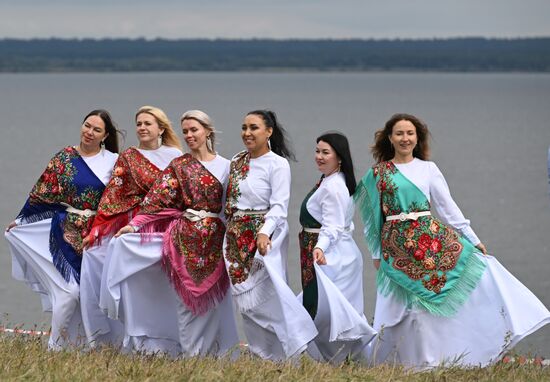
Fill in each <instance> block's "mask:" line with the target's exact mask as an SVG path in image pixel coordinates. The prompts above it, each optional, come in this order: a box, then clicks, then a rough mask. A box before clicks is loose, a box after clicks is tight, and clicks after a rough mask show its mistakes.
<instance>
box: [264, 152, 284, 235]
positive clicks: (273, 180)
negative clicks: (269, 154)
mask: <svg viewBox="0 0 550 382" xmlns="http://www.w3.org/2000/svg"><path fill="white" fill-rule="evenodd" d="M280 163H281V165H279V163H277V164H276V167H275V168H274V169H273V171H271V174H270V177H269V184H270V186H271V196H270V198H269V211H268V212H267V213H266V214H265V223H264V225H263V226H262V228H261V229H260V232H259V233H263V234H266V235H267V236H271V234H272V233H273V231H275V228H277V226H278V225H280V224H281V223H282V222H283V221H284V220H286V218H287V215H288V202H289V200H290V179H291V175H290V166H289V164H288V162H287V161H286V160H285V161H284V162H280Z"/></svg>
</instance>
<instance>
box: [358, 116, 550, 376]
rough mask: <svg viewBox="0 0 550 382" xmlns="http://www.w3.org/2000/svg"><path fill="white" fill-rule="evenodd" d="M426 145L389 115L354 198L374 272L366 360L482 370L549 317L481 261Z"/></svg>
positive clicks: (410, 126) (489, 259) (415, 130)
mask: <svg viewBox="0 0 550 382" xmlns="http://www.w3.org/2000/svg"><path fill="white" fill-rule="evenodd" d="M428 137H429V132H428V129H427V127H426V125H425V124H424V123H423V122H422V121H420V120H419V119H418V118H416V117H415V116H412V115H409V114H396V115H394V116H393V117H392V118H391V119H390V120H389V121H388V122H387V123H386V125H385V128H384V129H381V130H379V131H377V132H376V135H375V144H374V146H373V155H374V158H375V159H376V162H377V164H376V165H375V166H374V167H373V168H372V169H371V170H369V172H368V173H367V174H366V175H365V177H364V178H363V179H362V180H361V182H360V184H359V185H358V187H357V192H356V194H355V198H356V199H357V200H358V201H359V203H360V205H361V213H362V218H363V221H364V223H365V237H366V239H367V243H368V245H369V249H370V251H371V253H372V256H373V259H374V260H373V261H374V265H375V267H376V268H378V272H377V287H378V294H377V302H376V311H375V317H374V328H375V329H376V330H378V331H379V332H380V342H379V344H378V345H377V347H378V348H377V349H376V350H375V351H374V357H376V359H375V360H376V361H378V362H384V361H386V362H397V363H401V364H403V365H406V366H410V367H416V368H426V367H433V366H438V365H441V364H447V365H449V364H456V365H461V366H485V365H488V364H491V363H493V362H496V361H498V360H499V359H500V358H501V357H502V356H503V354H504V353H505V352H506V351H507V350H508V349H510V348H511V347H512V346H514V345H515V344H517V343H518V341H520V340H521V339H522V338H524V337H525V336H527V335H528V334H531V333H533V332H534V331H535V330H537V329H539V328H540V327H542V326H543V325H545V324H547V323H549V322H550V312H549V311H548V310H547V309H546V307H544V305H543V304H542V303H541V302H540V301H539V300H538V299H537V298H536V297H535V296H534V295H533V294H532V293H531V292H530V291H529V290H528V289H527V288H526V287H525V286H524V285H523V284H521V282H519V281H518V280H517V279H516V278H515V277H514V276H513V275H511V274H510V273H509V272H508V271H507V270H506V269H505V268H504V267H503V266H502V265H501V264H500V263H499V262H498V260H497V259H496V258H494V257H493V256H490V255H488V254H487V250H486V248H485V246H484V245H483V244H482V243H481V241H480V240H479V239H478V237H477V236H476V234H475V233H474V231H473V230H472V228H471V227H470V224H469V223H470V222H469V221H468V220H467V219H465V218H464V215H463V214H462V213H461V211H460V209H459V208H458V206H457V205H456V203H455V202H454V201H453V199H452V198H451V194H450V192H449V188H448V186H447V183H446V182H445V179H444V177H443V175H442V174H441V172H440V171H439V169H438V168H437V166H436V165H435V164H434V163H433V162H429V161H427V159H428V153H429V150H428ZM431 207H433V209H434V211H435V212H436V213H437V215H438V216H439V219H438V218H435V217H433V216H432V215H431V212H430V209H431Z"/></svg>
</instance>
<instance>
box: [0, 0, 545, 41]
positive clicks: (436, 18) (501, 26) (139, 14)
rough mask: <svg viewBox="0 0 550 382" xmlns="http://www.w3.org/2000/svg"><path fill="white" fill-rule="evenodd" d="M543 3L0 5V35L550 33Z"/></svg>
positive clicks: (151, 0)
mask: <svg viewBox="0 0 550 382" xmlns="http://www.w3.org/2000/svg"><path fill="white" fill-rule="evenodd" d="M549 18H550V0H519V1H516V0H400V1H397V0H380V1H373V0H309V1H307V0H271V1H266V0H148V1H145V0H88V1H85V0H0V38H6V37H13V38H32V37H41V38H48V37H63V38H72V37H77V38H82V37H91V38H103V37H130V38H136V37H145V38H148V39H151V38H156V37H163V38H171V39H173V38H252V37H259V38H262V37H265V38H433V37H437V38H443V37H464V36H484V37H532V36H550V21H549Z"/></svg>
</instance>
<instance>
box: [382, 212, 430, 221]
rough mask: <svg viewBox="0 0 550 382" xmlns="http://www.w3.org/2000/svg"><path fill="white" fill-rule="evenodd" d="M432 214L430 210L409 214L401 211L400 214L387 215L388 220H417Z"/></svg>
mask: <svg viewBox="0 0 550 382" xmlns="http://www.w3.org/2000/svg"><path fill="white" fill-rule="evenodd" d="M431 214H432V213H431V212H430V211H420V212H409V213H408V214H406V213H404V212H401V213H400V214H399V215H392V216H386V221H387V222H389V221H392V220H400V221H402V222H404V221H405V220H417V219H418V218H419V217H421V216H430V215H431Z"/></svg>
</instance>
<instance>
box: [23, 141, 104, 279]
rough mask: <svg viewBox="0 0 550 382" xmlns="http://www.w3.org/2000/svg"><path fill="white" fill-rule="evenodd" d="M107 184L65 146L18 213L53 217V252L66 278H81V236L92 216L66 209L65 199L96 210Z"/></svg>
mask: <svg viewBox="0 0 550 382" xmlns="http://www.w3.org/2000/svg"><path fill="white" fill-rule="evenodd" d="M104 189H105V185H104V184H103V183H102V182H101V181H100V180H99V179H98V178H97V176H96V175H95V174H94V173H93V171H92V170H91V169H90V168H89V167H88V165H87V164H86V162H84V159H82V157H81V156H80V154H79V153H78V151H77V150H76V148H74V147H66V148H64V149H63V150H61V151H60V152H58V153H57V154H56V155H55V156H54V157H53V158H52V159H51V160H50V162H49V163H48V166H47V167H46V170H45V171H44V172H43V173H42V175H41V176H40V178H39V179H38V181H37V182H36V184H35V185H34V187H33V189H32V191H31V193H30V195H29V198H28V199H27V202H26V203H25V206H24V207H23V209H22V210H21V212H20V213H19V215H18V218H20V219H21V221H22V222H24V223H31V222H36V221H40V220H44V219H48V218H52V225H51V229H50V252H51V254H52V258H53V263H54V265H55V267H56V269H57V270H58V271H59V272H60V273H61V275H63V278H64V279H65V280H66V281H69V280H70V277H71V275H72V276H73V277H74V278H75V280H76V281H77V282H80V265H81V263H82V238H83V237H85V236H86V235H87V234H88V233H89V230H90V228H91V225H92V221H93V217H87V216H82V215H78V214H74V213H69V212H66V211H65V209H66V207H65V206H63V205H62V204H61V203H66V204H68V205H70V206H72V207H74V208H76V209H79V210H85V209H90V210H96V209H97V206H98V204H99V200H100V198H101V194H102V192H103V190H104Z"/></svg>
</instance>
